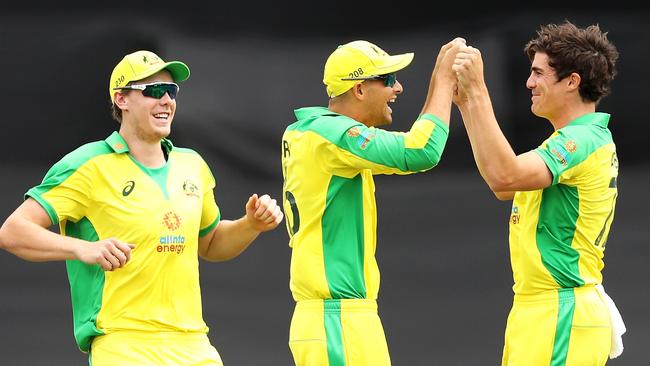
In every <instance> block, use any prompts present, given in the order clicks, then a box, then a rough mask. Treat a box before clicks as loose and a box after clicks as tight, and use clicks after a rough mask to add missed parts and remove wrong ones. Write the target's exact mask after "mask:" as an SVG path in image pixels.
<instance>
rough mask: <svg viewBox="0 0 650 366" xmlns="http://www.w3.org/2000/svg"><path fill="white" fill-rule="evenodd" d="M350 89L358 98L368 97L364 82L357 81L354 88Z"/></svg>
mask: <svg viewBox="0 0 650 366" xmlns="http://www.w3.org/2000/svg"><path fill="white" fill-rule="evenodd" d="M350 90H351V91H352V95H353V96H354V97H355V98H356V99H358V100H363V99H365V97H366V90H365V88H364V86H363V83H356V84H354V86H353V87H352V89H350Z"/></svg>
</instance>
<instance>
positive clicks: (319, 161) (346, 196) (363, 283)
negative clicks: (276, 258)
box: [282, 107, 449, 301]
mask: <svg viewBox="0 0 650 366" xmlns="http://www.w3.org/2000/svg"><path fill="white" fill-rule="evenodd" d="M295 115H296V118H297V122H295V123H293V124H291V125H290V126H288V127H287V129H286V131H285V132H284V135H283V137H282V170H283V176H284V186H283V206H284V212H285V215H286V224H287V230H288V232H289V236H290V238H291V239H290V242H289V245H290V246H291V248H292V257H291V269H290V277H291V278H290V289H291V292H292V294H293V297H294V299H295V300H296V301H300V300H307V299H376V298H377V294H378V292H379V269H378V267H377V262H376V260H375V247H376V226H377V214H376V206H375V185H374V181H373V177H372V176H373V174H411V173H416V172H421V171H425V170H428V169H431V168H432V167H434V166H435V165H436V164H437V163H438V161H439V160H440V157H441V155H442V152H443V149H444V147H445V144H446V142H447V136H448V132H449V129H448V127H447V125H445V124H444V123H443V122H442V121H440V120H439V119H438V118H437V117H435V116H432V115H423V116H421V117H420V118H419V119H418V120H417V121H416V122H415V123H414V124H413V126H412V128H411V129H410V131H409V132H391V131H386V130H382V129H376V128H368V127H366V126H365V125H363V124H361V123H359V122H357V121H355V120H353V119H351V118H348V117H346V116H343V115H340V114H337V113H334V112H332V111H330V110H328V109H327V108H324V107H308V108H301V109H298V110H296V111H295Z"/></svg>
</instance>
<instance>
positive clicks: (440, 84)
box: [420, 38, 465, 126]
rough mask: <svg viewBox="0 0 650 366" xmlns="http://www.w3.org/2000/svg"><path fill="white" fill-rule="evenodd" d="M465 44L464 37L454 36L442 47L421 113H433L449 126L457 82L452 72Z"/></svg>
mask: <svg viewBox="0 0 650 366" xmlns="http://www.w3.org/2000/svg"><path fill="white" fill-rule="evenodd" d="M464 45H465V40H464V39H463V38H454V40H452V41H450V42H448V43H446V44H444V45H443V46H442V47H441V48H440V51H439V52H438V56H437V58H436V64H435V66H434V68H433V72H432V73H431V79H430V80H429V90H428V92H427V97H426V99H425V101H424V105H423V107H422V112H421V113H420V114H421V115H423V114H432V115H434V116H436V117H438V118H439V119H440V120H441V121H443V122H444V123H446V124H447V126H449V120H450V118H451V101H452V94H453V88H454V85H455V84H456V75H455V74H454V73H453V72H452V65H453V62H454V59H455V57H456V53H457V52H458V50H459V49H460V46H464Z"/></svg>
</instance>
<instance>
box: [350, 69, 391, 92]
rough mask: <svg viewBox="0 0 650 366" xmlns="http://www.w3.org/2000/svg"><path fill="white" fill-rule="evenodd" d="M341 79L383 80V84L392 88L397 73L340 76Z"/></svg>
mask: <svg viewBox="0 0 650 366" xmlns="http://www.w3.org/2000/svg"><path fill="white" fill-rule="evenodd" d="M341 80H383V81H384V85H385V86H387V87H389V88H392V87H393V86H395V83H396V82H397V74H396V73H394V72H391V73H390V74H384V75H370V76H359V77H356V78H342V79H341Z"/></svg>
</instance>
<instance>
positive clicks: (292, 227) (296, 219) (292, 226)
mask: <svg viewBox="0 0 650 366" xmlns="http://www.w3.org/2000/svg"><path fill="white" fill-rule="evenodd" d="M284 198H285V199H286V200H287V202H289V205H290V206H291V216H293V223H291V222H289V218H288V217H287V218H286V220H287V227H288V228H289V235H291V236H293V235H295V234H296V233H297V232H298V229H300V213H299V212H298V205H297V204H296V198H295V197H294V196H293V193H291V192H289V191H287V192H286V193H285V194H284Z"/></svg>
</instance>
